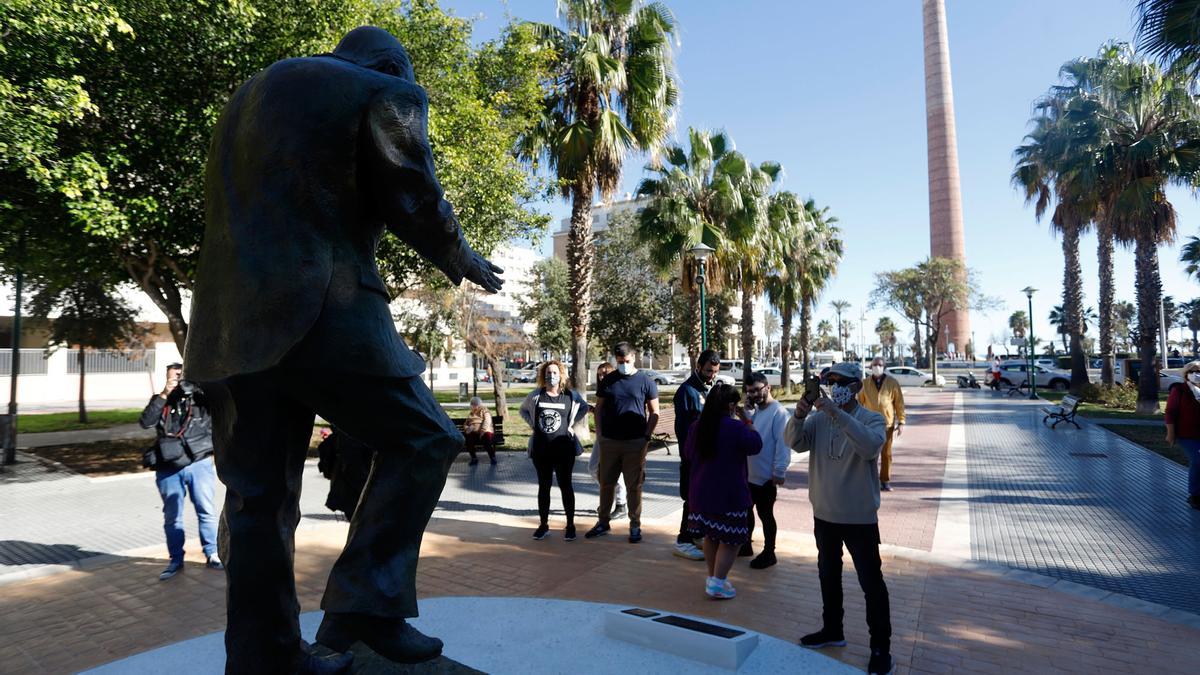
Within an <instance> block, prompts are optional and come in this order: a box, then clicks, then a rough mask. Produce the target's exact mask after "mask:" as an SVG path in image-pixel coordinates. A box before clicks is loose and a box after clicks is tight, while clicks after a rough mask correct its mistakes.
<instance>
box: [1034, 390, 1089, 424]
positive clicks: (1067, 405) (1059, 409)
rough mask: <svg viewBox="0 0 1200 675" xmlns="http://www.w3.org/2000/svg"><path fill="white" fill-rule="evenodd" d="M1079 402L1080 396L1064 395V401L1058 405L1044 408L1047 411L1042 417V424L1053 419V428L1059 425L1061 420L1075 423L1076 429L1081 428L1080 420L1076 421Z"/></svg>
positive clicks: (1043, 410)
mask: <svg viewBox="0 0 1200 675" xmlns="http://www.w3.org/2000/svg"><path fill="white" fill-rule="evenodd" d="M1079 403H1080V401H1079V397H1078V396H1069V395H1068V396H1064V397H1063V400H1062V402H1060V403H1059V404H1058V405H1056V406H1052V407H1047V408H1042V412H1044V413H1046V416H1045V417H1043V418H1042V424H1045V423H1046V422H1048V421H1049V420H1051V419H1053V420H1054V424H1051V425H1050V428H1051V429H1053V428H1054V427H1056V426H1058V424H1059V423H1060V422H1070V423H1071V424H1074V425H1075V428H1076V429H1079V428H1080V426H1079V422H1076V421H1075V412H1076V411H1077V410H1079Z"/></svg>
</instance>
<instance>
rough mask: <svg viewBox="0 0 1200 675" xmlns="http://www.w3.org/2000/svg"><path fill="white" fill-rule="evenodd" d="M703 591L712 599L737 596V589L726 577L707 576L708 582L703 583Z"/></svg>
mask: <svg viewBox="0 0 1200 675" xmlns="http://www.w3.org/2000/svg"><path fill="white" fill-rule="evenodd" d="M704 592H705V593H708V597H710V598H712V599H714V600H729V599H730V598H734V597H736V596H737V590H735V589H734V587H733V584H731V583H729V580H728V579H718V578H716V577H709V579H708V583H707V584H705V587H704Z"/></svg>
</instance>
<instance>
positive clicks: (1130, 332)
mask: <svg viewBox="0 0 1200 675" xmlns="http://www.w3.org/2000/svg"><path fill="white" fill-rule="evenodd" d="M1136 317H1137V308H1136V307H1134V306H1133V303H1132V302H1129V301H1128V300H1120V301H1118V302H1114V303H1113V331H1114V333H1115V334H1116V335H1120V336H1121V346H1122V347H1123V348H1124V350H1125V351H1129V350H1130V349H1132V346H1133V342H1134V340H1133V338H1134V337H1136V335H1135V332H1136V329H1135V328H1134V327H1133V320H1134V319H1135V318H1136Z"/></svg>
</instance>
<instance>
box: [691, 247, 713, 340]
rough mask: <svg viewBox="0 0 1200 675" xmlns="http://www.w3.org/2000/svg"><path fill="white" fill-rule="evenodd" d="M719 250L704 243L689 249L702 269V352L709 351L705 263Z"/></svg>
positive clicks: (699, 280) (699, 282) (698, 273)
mask: <svg viewBox="0 0 1200 675" xmlns="http://www.w3.org/2000/svg"><path fill="white" fill-rule="evenodd" d="M716 250H717V249H715V248H713V247H711V246H706V245H705V244H704V242H700V243H698V244H696V245H695V246H693V247H691V248H690V249H688V253H691V254H692V255H693V256H695V258H696V262H697V263H699V264H700V269H699V271H698V272H697V273H696V283H697V284H698V285H699V286H700V351H704V350H705V349H708V307H707V301H706V300H705V298H704V285H705V283H706V281H707V279H706V277H705V276H704V267H705V261H707V260H708V256H710V255H712V254H713V252H714V251H716Z"/></svg>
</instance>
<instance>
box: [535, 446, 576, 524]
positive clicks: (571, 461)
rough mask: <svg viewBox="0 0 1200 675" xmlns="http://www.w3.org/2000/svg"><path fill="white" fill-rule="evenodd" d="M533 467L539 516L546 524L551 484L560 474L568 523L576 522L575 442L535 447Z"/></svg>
mask: <svg viewBox="0 0 1200 675" xmlns="http://www.w3.org/2000/svg"><path fill="white" fill-rule="evenodd" d="M533 468H534V469H536V470H537V479H538V516H539V517H540V518H541V519H542V524H543V525H545V524H546V522H547V521H548V520H549V519H550V484H551V482H552V481H553V480H554V475H555V474H558V489H559V490H560V491H562V503H563V511H566V513H567V525H574V524H575V488H574V486H572V485H571V472H572V471H574V469H575V443H574V442H571V441H570V439H569V438H568V442H561V443H555V444H554V445H552V446H550V447H542V448H535V449H534V451H533Z"/></svg>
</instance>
